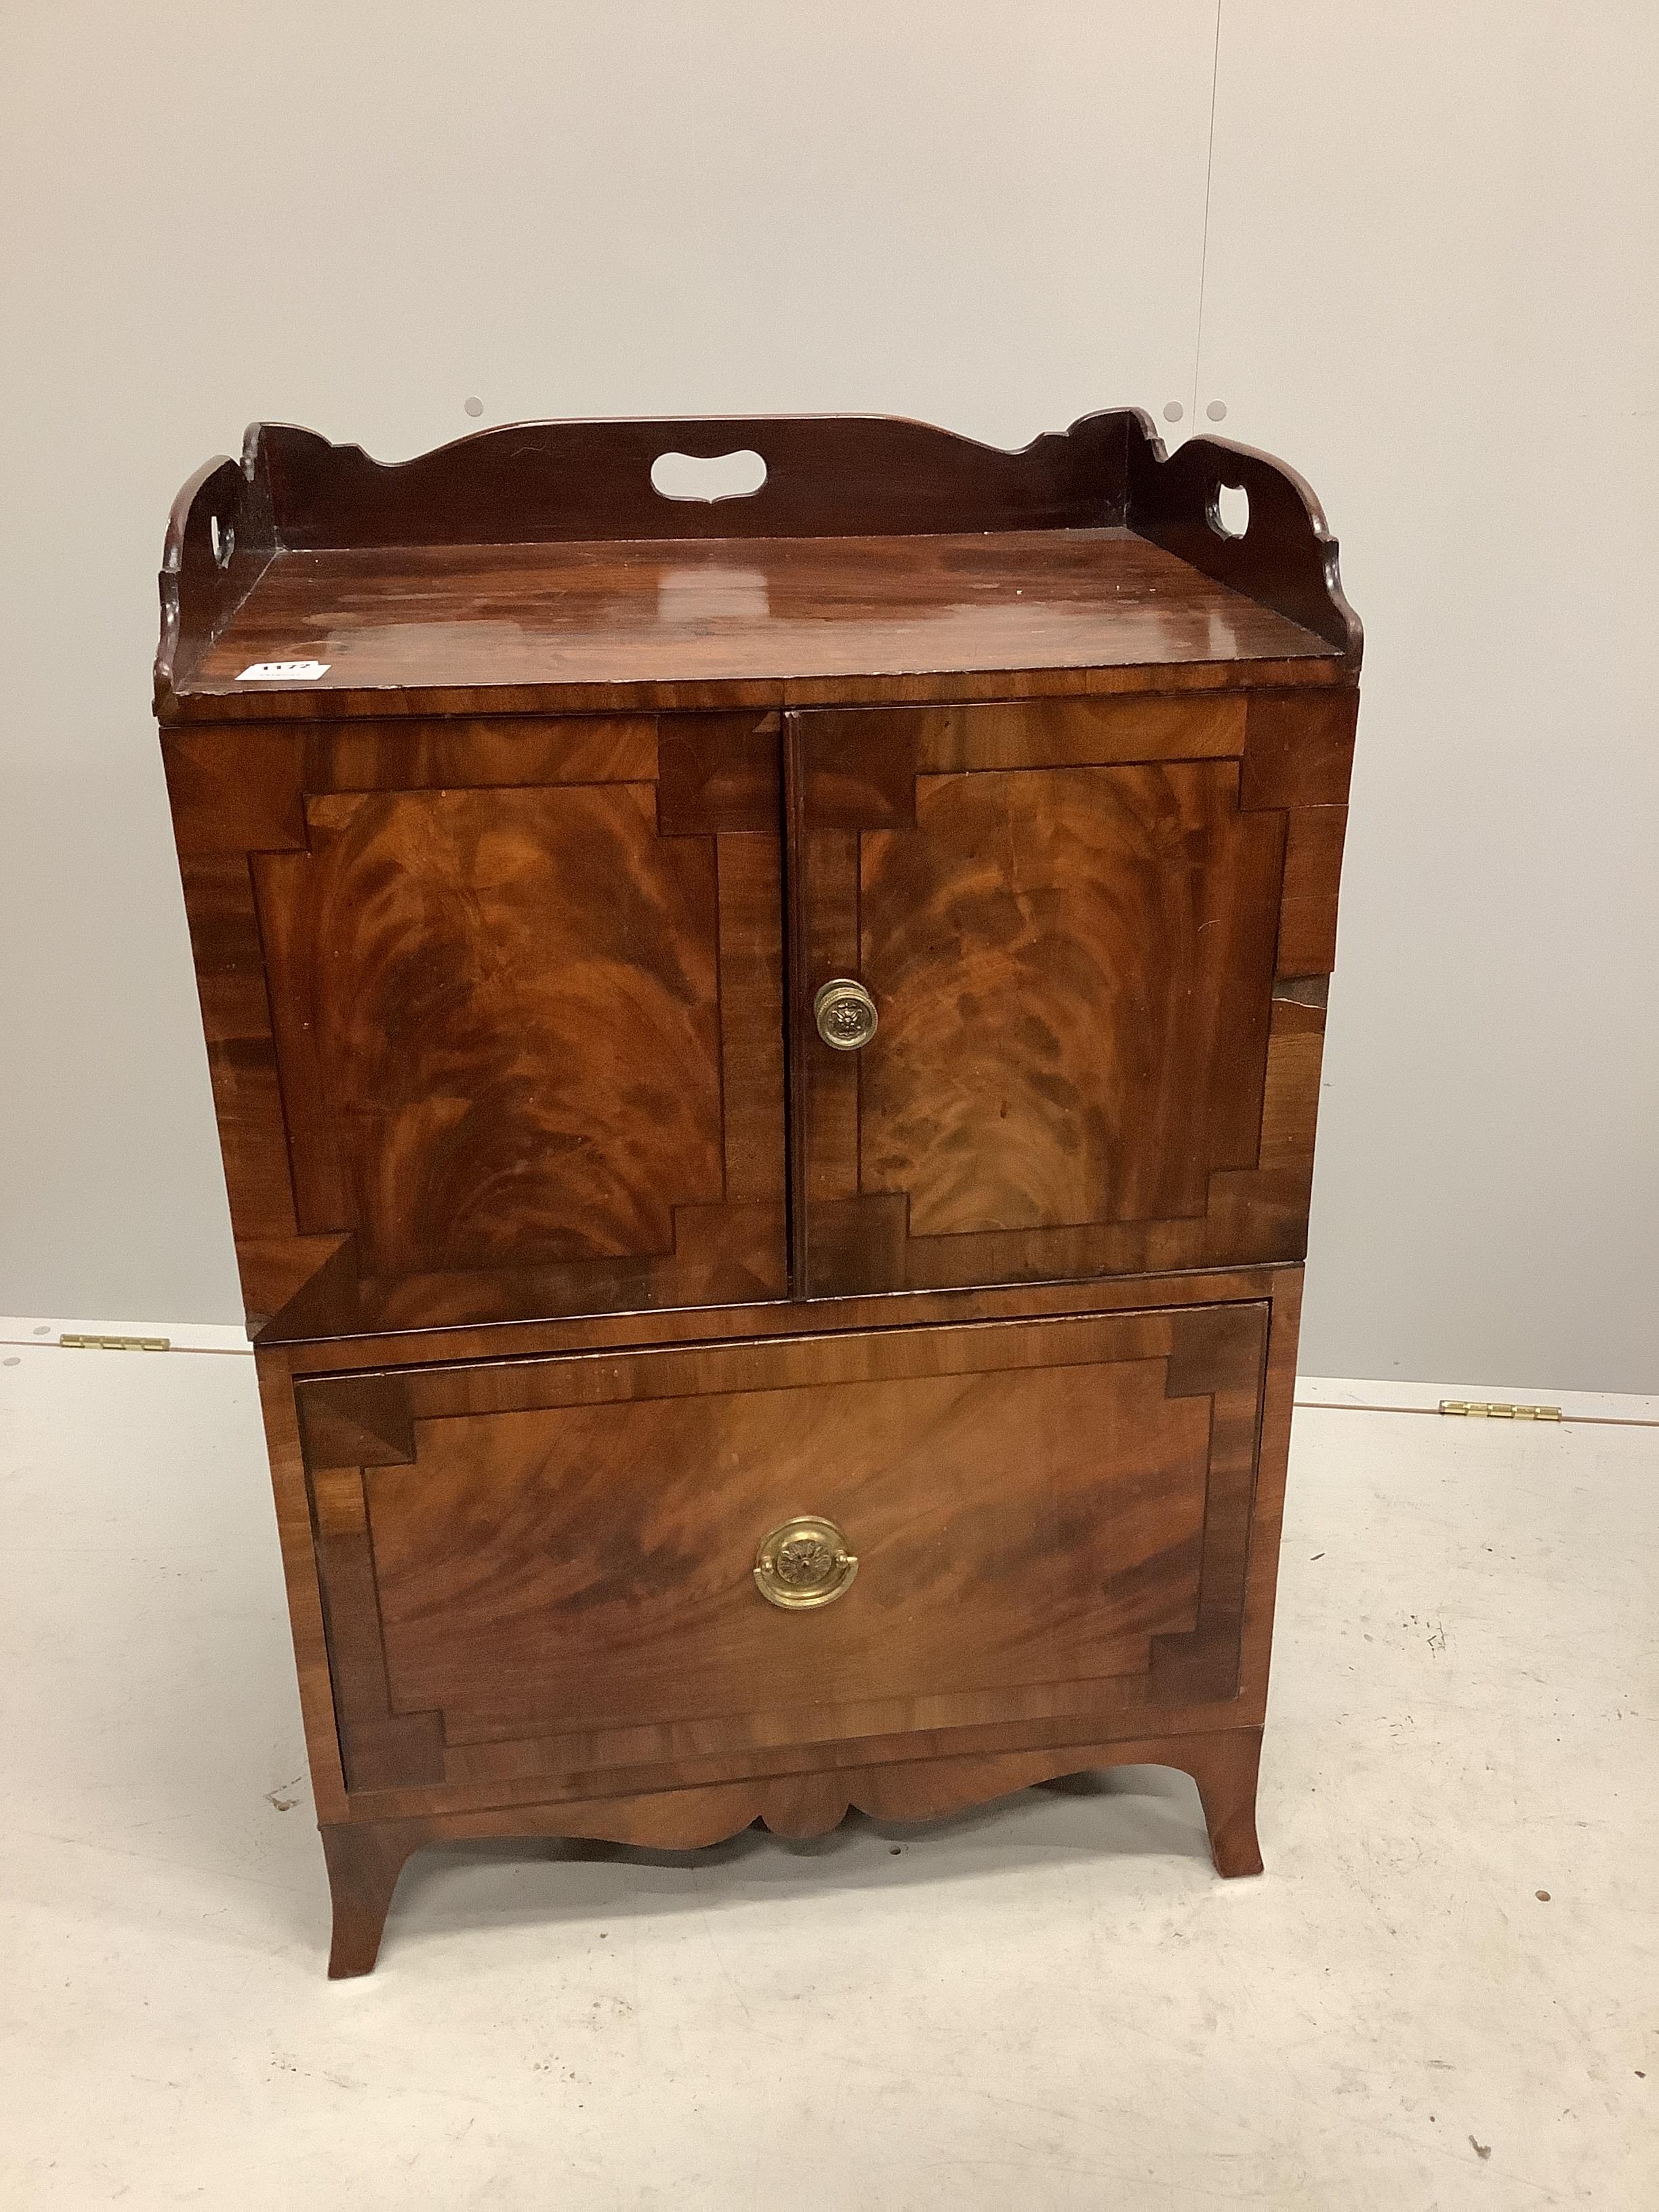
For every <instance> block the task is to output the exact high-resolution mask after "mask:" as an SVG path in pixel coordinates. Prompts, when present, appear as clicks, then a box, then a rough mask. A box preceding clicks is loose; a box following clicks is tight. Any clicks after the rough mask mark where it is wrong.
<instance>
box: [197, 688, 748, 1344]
mask: <svg viewBox="0 0 1659 2212" xmlns="http://www.w3.org/2000/svg"><path fill="white" fill-rule="evenodd" d="M778 745H779V732H778V718H777V717H776V715H775V714H771V715H767V714H723V715H722V714H714V715H686V716H679V717H674V716H662V717H658V716H653V715H634V716H609V717H596V718H592V719H572V720H568V721H538V720H533V719H531V718H525V719H524V720H520V721H511V720H509V721H500V720H498V721H495V722H490V721H483V720H465V719H458V720H453V721H449V722H420V721H410V722H408V723H404V724H397V723H376V722H368V723H362V724H355V725H351V726H341V727H330V726H327V725H326V724H325V725H321V726H318V727H316V728H314V729H311V730H295V729H289V728H277V729H273V730H245V729H232V730H228V731H227V730H204V731H199V732H198V731H189V730H186V731H179V732H171V733H169V736H168V739H167V769H168V776H169V782H170V787H171V790H172V795H173V816H174V823H175V828H176V831H177V836H178V842H179V855H180V860H181V863H182V866H183V869H184V874H185V893H186V899H187V902H188V905H189V908H190V913H191V927H192V934H193V937H194V940H195V945H196V954H197V973H198V978H199V981H200V987H201V992H202V1000H203V1010H204V1016H205V1018H206V1024H207V1030H208V1042H209V1053H210V1060H211V1062H212V1066H213V1073H214V1084H215V1091H216V1100H217V1103H218V1109H219V1122H220V1131H221V1135H222V1141H223V1145H224V1151H225V1161H226V1170H227V1176H228V1182H229V1185H230V1194H231V1205H232V1212H233V1216H234V1220H235V1225H236V1231H237V1242H238V1248H239V1251H240V1256H241V1260H242V1265H243V1273H244V1282H245V1285H246V1293H247V1298H248V1304H249V1308H250V1311H251V1313H252V1315H253V1316H255V1317H256V1318H258V1319H262V1320H263V1319H264V1318H266V1317H269V1316H276V1325H275V1328H274V1329H273V1331H272V1334H273V1336H275V1337H277V1338H283V1337H304V1336H313V1335H326V1334H350V1333H355V1332H357V1331H360V1330H362V1331H368V1330H385V1329H396V1328H421V1327H443V1326H448V1325H459V1324H465V1323H466V1322H481V1321H490V1320H497V1319H512V1318H520V1317H526V1316H538V1315H559V1314H568V1313H586V1312H594V1311H631V1310H650V1309H653V1308H659V1307H665V1306H675V1305H700V1304H719V1303H727V1302H744V1301H746V1300H750V1299H757V1298H761V1299H763V1298H767V1297H781V1296H782V1295H783V1294H784V1292H785V1291H786V1290H787V1264H786V1254H785V1241H784V1180H785V1161H784V1109H783V1042H782V1029H783V953H782V913H781V896H782V895H781V883H780V873H781V871H780V839H779V826H778V824H779V798H778Z"/></svg>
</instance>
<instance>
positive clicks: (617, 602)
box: [174, 530, 1340, 699]
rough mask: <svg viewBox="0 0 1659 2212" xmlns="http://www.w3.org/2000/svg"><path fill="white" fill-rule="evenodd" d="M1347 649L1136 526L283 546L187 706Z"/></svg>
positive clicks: (199, 671)
mask: <svg viewBox="0 0 1659 2212" xmlns="http://www.w3.org/2000/svg"><path fill="white" fill-rule="evenodd" d="M1310 656H1313V657H1323V658H1326V659H1340V655H1339V654H1338V653H1337V652H1336V650H1335V648H1334V647H1332V646H1330V645H1328V644H1327V643H1326V642H1325V641H1324V640H1323V639H1322V638H1318V637H1316V636H1315V635H1313V634H1312V632H1311V631H1310V630H1306V629H1303V628H1302V627H1301V626H1300V625H1299V624H1298V623H1293V622H1291V621H1289V620H1287V619H1286V617H1285V616H1283V615H1279V614H1275V613H1274V612H1273V611H1272V610H1271V609H1270V608H1267V607H1261V606H1258V605H1255V603H1254V602H1253V601H1252V600H1249V599H1245V598H1243V596H1242V595H1241V594H1240V593H1238V592H1232V591H1229V590H1228V589H1227V588H1226V586H1225V585H1221V584H1218V583H1216V582H1214V581H1213V580H1212V579H1211V578H1209V577H1207V576H1203V575H1200V574H1199V573H1198V571H1197V570H1196V569H1194V568H1189V567H1188V566H1187V564H1186V563H1185V562H1182V561H1180V560H1178V559H1176V556H1174V555H1173V554H1170V553H1166V552H1164V550H1162V548H1160V547H1158V546H1156V545H1153V544H1149V543H1148V542H1147V540H1146V539H1145V538H1138V537H1136V536H1135V535H1134V533H1133V532H1131V531H1127V530H1079V531H1030V532H1002V533H997V534H994V535H993V534H986V533H979V534H975V535H972V536H945V537H937V538H731V539H712V540H704V541H702V542H701V543H697V542H688V541H684V540H678V541H673V542H665V543H657V544H651V543H643V544H641V543H635V544H629V543H615V542H613V543H608V544H539V545H462V546H443V547H429V546H428V547H417V548H406V547H404V548H393V549H390V550H380V549H375V550H353V551H327V552H295V553H279V554H277V555H276V556H274V557H273V559H272V560H271V561H270V563H269V564H268V566H267V567H266V568H264V571H263V572H262V574H260V576H259V579H258V581H257V582H256V583H255V585H254V586H253V587H252V591H251V592H249V594H248V597H247V599H246V600H245V601H244V602H243V604H242V605H241V606H240V608H239V609H238V610H237V611H236V612H235V613H234V615H233V616H232V617H231V619H230V621H229V622H228V624H227V625H226V627H225V629H223V631H222V633H221V634H220V635H219V636H218V637H217V638H216V640H215V641H213V642H212V643H211V644H210V646H209V647H208V649H207V651H206V652H205V653H204V654H203V656H202V658H201V659H200V660H199V662H198V663H197V665H196V666H195V667H194V668H193V669H191V670H189V671H185V672H184V673H183V674H182V675H181V676H180V677H179V678H176V679H175V686H174V688H175V690H176V692H177V694H178V696H179V697H180V698H191V699H205V698H209V697H216V696H217V697H229V696H235V695H237V694H239V693H240V694H241V695H242V696H246V694H247V693H248V692H249V691H250V690H252V689H253V688H254V686H253V685H252V684H247V683H242V682H239V680H238V679H239V678H240V675H241V671H243V670H244V669H245V668H246V667H248V666H249V665H255V664H264V663H270V662H273V661H275V662H280V661H321V662H324V663H325V664H326V669H327V672H326V673H325V675H323V676H321V677H319V678H314V679H301V680H299V681H295V682H292V683H289V684H283V683H272V682H270V681H258V692H259V693H260V694H261V695H266V696H268V695H269V694H270V693H272V692H275V691H289V692H299V693H305V694H307V695H311V694H315V693H317V692H319V691H324V692H331V691H359V690H398V691H402V690H411V689H413V690H442V691H454V690H471V689H474V688H480V689H493V688H495V687H498V686H506V687H510V688H513V689H520V688H523V687H536V688H538V689H540V688H542V687H544V686H548V685H563V684H580V685H584V686H586V685H605V686H613V685H614V686H617V687H618V688H619V689H624V690H625V689H630V688H631V687H635V686H639V685H648V686H655V685H659V684H683V683H686V682H701V683H705V684H707V683H717V684H766V685H768V686H769V687H772V688H773V689H774V690H775V691H777V692H778V693H779V694H780V695H781V690H782V687H784V686H785V685H787V684H790V683H791V681H792V680H795V679H809V680H810V679H812V678H832V677H871V678H882V677H891V676H923V675H927V674H931V673H936V672H953V671H963V672H972V671H979V672H991V671H1002V670H1006V671H1025V670H1039V669H1069V668H1078V669H1085V668H1122V667H1131V666H1136V665H1146V664H1148V663H1168V662H1191V661H1237V660H1244V659H1301V658H1304V657H1310Z"/></svg>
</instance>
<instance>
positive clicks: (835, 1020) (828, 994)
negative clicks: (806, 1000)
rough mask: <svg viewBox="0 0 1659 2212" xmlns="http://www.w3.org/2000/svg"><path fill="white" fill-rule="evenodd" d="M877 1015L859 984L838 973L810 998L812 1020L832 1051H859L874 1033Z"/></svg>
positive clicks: (874, 1007) (866, 993)
mask: <svg viewBox="0 0 1659 2212" xmlns="http://www.w3.org/2000/svg"><path fill="white" fill-rule="evenodd" d="M879 1018H880V1017H879V1016H878V1014H877V1012H876V1002H875V1000H873V999H872V997H871V996H870V994H869V993H868V992H867V991H866V989H865V987H864V986H863V984H862V983H855V982H854V981H853V979H852V977H851V976H850V975H837V976H836V977H835V978H834V979H833V981H830V982H828V983H825V984H823V986H821V987H820V988H819V990H818V993H817V996H816V997H815V998H814V999H813V1000H812V1019H813V1020H814V1021H815V1022H816V1023H817V1025H818V1035H819V1036H821V1037H822V1038H823V1042H825V1044H827V1045H828V1046H829V1048H830V1050H831V1051H832V1052H860V1051H862V1050H863V1048H864V1047H865V1046H866V1045H867V1044H868V1043H869V1042H870V1040H871V1038H872V1036H874V1035H875V1033H876V1024H877V1022H878V1020H879Z"/></svg>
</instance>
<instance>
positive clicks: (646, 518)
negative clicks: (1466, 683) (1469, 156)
mask: <svg viewBox="0 0 1659 2212" xmlns="http://www.w3.org/2000/svg"><path fill="white" fill-rule="evenodd" d="M744 444H748V445H750V446H751V447H755V448H757V449H763V450H764V452H765V453H766V454H767V456H768V457H769V468H768V473H767V477H766V481H765V483H764V485H763V488H762V489H761V490H760V492H759V493H758V494H757V495H755V496H752V497H748V498H744V497H738V498H732V499H728V500H721V501H717V502H705V501H701V500H688V499H671V498H668V497H665V496H663V495H659V492H658V491H657V490H656V489H653V480H652V476H651V468H652V460H651V457H652V456H653V454H660V453H661V452H662V451H663V450H664V449H665V448H666V449H674V450H678V449H682V448H684V449H689V450H690V452H692V453H694V454H697V453H702V454H711V453H720V452H721V451H723V450H727V449H730V448H731V447H734V446H742V445H744ZM1228 484H1237V485H1238V486H1240V487H1241V488H1242V489H1243V490H1244V491H1245V492H1246V494H1247V496H1248V501H1249V519H1248V523H1247V526H1246V527H1245V529H1244V530H1243V532H1240V533H1238V534H1237V535H1235V534H1234V533H1233V532H1231V531H1229V530H1228V529H1226V528H1225V527H1224V526H1222V523H1221V520H1220V517H1219V513H1218V501H1219V499H1220V497H1221V490H1222V487H1224V486H1225V485H1228ZM161 598H162V639H161V651H160V653H158V656H157V661H156V705H157V711H158V713H159V714H161V719H162V720H164V721H179V720H223V719H241V718H243V717H253V716H260V717H264V716H275V717H279V718H293V717H295V716H307V717H311V716H323V717H334V716H338V715H343V714H374V715H385V714H421V713H438V714H455V713H468V712H470V713H489V712H498V713H532V712H538V711H561V710H562V711H567V712H570V711H576V712H582V711H593V710H596V709H597V710H599V711H603V710H604V709H605V708H610V707H616V708H647V709H649V708H667V707H709V708H717V707H722V706H732V707H750V706H767V707H771V706H778V705H788V704H802V705H805V704H823V703H832V702H844V703H848V704H854V703H858V704H864V703H872V702H878V701H881V700H883V699H886V700H891V701H898V700H901V699H928V698H933V699H950V698H971V697H981V698H983V697H993V698H994V697H997V696H1020V695H1022V694H1026V693H1032V692H1046V691H1057V692H1058V691H1082V690H1121V689H1139V688H1146V687H1148V686H1150V685H1152V684H1154V683H1158V682H1162V683H1164V684H1167V685H1169V686H1170V687H1171V688H1173V687H1176V686H1184V685H1187V684H1235V683H1249V682H1257V683H1261V682H1314V683H1318V682H1340V681H1344V680H1347V681H1352V676H1353V672H1354V671H1355V669H1356V667H1357V665H1358V646H1359V639H1358V624H1357V623H1355V622H1354V621H1353V618H1352V614H1351V613H1350V611H1348V609H1347V606H1346V601H1344V600H1343V599H1342V598H1341V592H1340V585H1339V584H1338V582H1337V580H1336V548H1335V545H1334V543H1333V542H1332V540H1331V539H1330V538H1329V537H1328V534H1327V533H1326V532H1325V529H1324V523H1323V518H1322V515H1321V514H1320V513H1319V510H1318V507H1317V504H1316V501H1314V500H1313V498H1312V495H1311V494H1310V492H1309V491H1308V489H1307V487H1306V486H1305V485H1304V483H1302V482H1301V480H1300V478H1299V477H1296V475H1295V474H1294V472H1293V471H1290V470H1287V469H1285V467H1284V466H1283V465H1282V464H1280V463H1278V462H1274V461H1272V460H1270V459H1267V457H1266V456H1264V455H1260V454H1254V453H1249V451H1248V450H1247V449H1245V448H1243V447H1227V446H1225V445H1224V444H1223V443H1221V442H1220V441H1214V440H1205V439H1194V440H1193V441H1190V442H1189V443H1188V445H1187V446H1185V447H1182V448H1181V449H1180V450H1179V451H1178V452H1177V453H1176V454H1174V455H1173V456H1170V457H1167V458H1166V457H1165V455H1164V449H1163V447H1162V446H1161V445H1160V444H1159V443H1158V441H1157V439H1156V438H1155V437H1154V436H1153V435H1152V431H1151V426H1150V424H1148V423H1147V422H1146V419H1145V418H1144V417H1142V416H1136V415H1133V414H1132V413H1130V412H1127V411H1122V412H1119V413H1117V414H1114V415H1102V416H1090V417H1086V418H1085V420H1084V421H1083V422H1080V423H1078V424H1074V425H1073V428H1072V429H1071V430H1070V431H1068V432H1065V433H1060V434H1054V435H1049V436H1048V437H1045V438H1042V439H1039V440H1037V441H1036V442H1035V443H1034V444H1033V445H1032V446H1030V447H1027V448H1025V449H1024V451H1023V452H1022V453H1004V452H1002V451H1001V450H1000V449H998V448H994V447H981V446H976V445H974V444H972V443H971V442H970V441H965V440H962V439H958V438H955V437H952V436H951V435H949V434H948V433H946V432H944V431H939V430H933V429H930V428H927V426H925V425H921V424H915V423H906V422H896V421H892V420H889V419H886V418H872V419H869V420H860V419H858V418H851V417H831V418H823V419H822V420H816V421H815V420H811V419H807V418H777V419H775V420H773V421H770V422H763V423H743V422H731V423H703V424H689V423H666V424H657V423H542V424H530V425H523V426H518V427H515V428H513V429H511V430H503V431H501V432H494V433H489V434H485V435H483V436H481V437H479V438H477V439H471V440H464V441H461V442H460V443H459V445H456V446H452V447H441V448H439V449H438V450H436V451H435V452H434V453H429V454H426V455H423V456H422V457H421V458H420V459H417V460H415V461H410V462H405V463H400V464H396V465H386V464H382V463H380V462H376V461H374V460H371V459H369V457H368V455H367V454H365V453H362V451H361V450H360V449H359V448H357V447H334V446H330V445H328V444H327V443H326V441H324V440H321V439H319V438H318V437H316V436H315V435H313V433H311V432H308V431H300V430H292V429H287V428H283V427H281V426H275V427H272V426H268V425H260V426H256V428H255V429H254V430H252V431H251V432H250V433H249V437H248V441H247V445H246V450H245V453H244V457H243V459H242V461H241V463H240V465H238V464H236V463H234V462H230V461H221V462H217V463H210V464H209V465H208V466H207V467H206V468H204V470H202V471H199V472H198V473H197V477H194V478H193V479H192V480H191V483H190V484H188V485H187V486H186V487H185V490H184V491H183V492H182V493H181V494H180V495H179V501H178V502H177V504H176V505H175V507H174V510H173V523H172V526H171V529H170V531H169V535H168V540H167V556H166V560H165V562H164V566H163V569H162V574H161ZM291 663H296V664H301V670H303V671H304V672H301V670H295V671H294V672H292V673H285V674H282V675H277V676H274V677H273V676H271V675H270V674H267V675H264V676H261V677H258V678H248V677H247V675H246V671H247V670H248V669H249V668H251V667H256V666H258V667H269V665H270V664H291ZM307 664H313V666H310V667H307V666H306V665H307ZM316 664H320V665H321V666H320V672H319V671H318V670H317V668H316V666H315V665H316ZM1247 664H1248V665H1247ZM1205 670H1208V671H1212V672H1211V673H1209V674H1208V675H1206V674H1205V673H1203V671H1205ZM1159 671H1167V673H1164V674H1163V675H1161V676H1160V674H1159Z"/></svg>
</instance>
